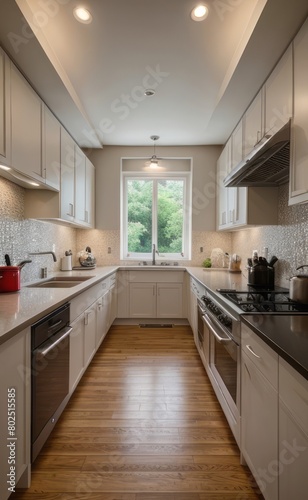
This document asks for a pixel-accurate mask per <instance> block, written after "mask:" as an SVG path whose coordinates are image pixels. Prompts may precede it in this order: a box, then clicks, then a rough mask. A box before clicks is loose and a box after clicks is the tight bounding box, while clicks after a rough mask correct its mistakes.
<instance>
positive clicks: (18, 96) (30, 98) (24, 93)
mask: <svg viewBox="0 0 308 500" xmlns="http://www.w3.org/2000/svg"><path fill="white" fill-rule="evenodd" d="M41 104H42V102H41V99H40V98H39V97H38V95H37V94H36V93H35V92H34V90H33V89H32V87H30V85H29V84H28V82H27V81H26V80H25V79H24V77H23V76H22V75H21V73H20V72H19V71H18V69H17V68H16V67H15V66H14V65H13V64H12V63H11V131H12V137H11V140H12V166H13V167H14V168H16V169H17V170H19V171H20V172H22V173H24V174H26V175H28V176H30V177H32V178H34V179H38V180H40V181H42V179H43V177H42V164H41V161H42V159H41V142H42V141H41V130H42V127H41V112H42V111H41V108H42V106H41Z"/></svg>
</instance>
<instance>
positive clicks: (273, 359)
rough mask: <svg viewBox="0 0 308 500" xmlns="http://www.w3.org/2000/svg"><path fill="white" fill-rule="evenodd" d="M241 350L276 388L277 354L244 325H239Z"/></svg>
mask: <svg viewBox="0 0 308 500" xmlns="http://www.w3.org/2000/svg"><path fill="white" fill-rule="evenodd" d="M241 328H242V329H241V338H242V351H243V352H245V354H246V355H247V356H248V357H249V359H251V361H253V363H254V364H255V365H256V366H257V367H258V368H259V370H260V371H261V373H262V374H263V375H264V377H265V378H266V379H267V380H268V381H269V382H270V383H271V384H272V386H273V387H274V388H275V389H278V354H276V353H275V352H274V351H273V350H272V349H271V348H270V347H269V346H268V345H267V344H265V342H263V340H261V339H260V338H259V337H258V336H257V335H256V334H255V333H254V332H253V331H251V330H250V329H249V328H248V327H247V326H246V325H244V324H242V327H241Z"/></svg>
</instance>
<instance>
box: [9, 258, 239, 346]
mask: <svg viewBox="0 0 308 500" xmlns="http://www.w3.org/2000/svg"><path fill="white" fill-rule="evenodd" d="M117 270H134V271H136V270H140V271H162V270H164V271H167V270H168V271H187V272H188V273H189V274H190V275H191V276H193V277H194V278H196V279H197V280H198V281H199V282H200V283H202V284H203V285H204V286H206V287H207V288H209V289H211V290H213V291H215V290H216V289H217V288H237V289H241V288H243V289H244V288H245V286H246V285H247V278H245V277H244V276H243V275H242V274H241V273H232V272H228V270H227V269H224V270H214V269H210V270H207V269H204V268H202V267H183V266H158V265H157V266H151V265H149V266H104V267H96V268H95V269H91V270H88V269H85V270H82V271H60V272H57V273H52V274H50V275H49V276H48V278H51V277H53V276H82V277H85V276H91V279H89V280H87V281H85V282H83V283H81V284H79V285H76V286H74V287H72V288H29V287H28V285H30V283H25V284H24V285H23V286H22V287H21V290H20V291H19V292H12V293H1V294H0V344H2V343H3V342H5V341H6V340H8V339H9V338H11V337H12V336H14V335H15V334H16V333H18V332H20V331H21V330H23V329H24V328H26V327H28V326H30V325H31V324H33V323H35V322H36V321H38V320H39V319H40V318H42V317H43V316H45V315H46V314H48V313H50V312H51V311H52V310H53V309H55V308H56V307H59V306H60V305H62V304H64V303H65V302H67V301H69V300H70V299H72V298H73V297H75V296H76V295H78V294H79V293H81V292H83V291H85V290H87V289H88V288H89V287H91V286H93V285H94V284H95V283H97V282H98V281H100V280H102V279H103V278H106V277H107V276H109V275H110V274H112V273H113V272H115V271H117ZM42 281H43V280H42Z"/></svg>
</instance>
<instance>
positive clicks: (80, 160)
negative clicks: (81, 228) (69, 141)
mask: <svg viewBox="0 0 308 500" xmlns="http://www.w3.org/2000/svg"><path fill="white" fill-rule="evenodd" d="M75 198H76V213H75V217H76V219H77V220H78V222H80V223H81V224H84V223H85V222H86V157H85V155H84V153H83V152H82V151H81V149H80V148H79V147H78V146H77V145H76V144H75Z"/></svg>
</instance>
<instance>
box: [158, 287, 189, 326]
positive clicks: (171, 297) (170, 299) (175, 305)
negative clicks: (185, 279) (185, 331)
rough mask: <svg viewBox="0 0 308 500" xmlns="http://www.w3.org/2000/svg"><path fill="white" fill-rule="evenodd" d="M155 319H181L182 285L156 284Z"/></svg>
mask: <svg viewBox="0 0 308 500" xmlns="http://www.w3.org/2000/svg"><path fill="white" fill-rule="evenodd" d="M157 318H183V285H182V283H157Z"/></svg>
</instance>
